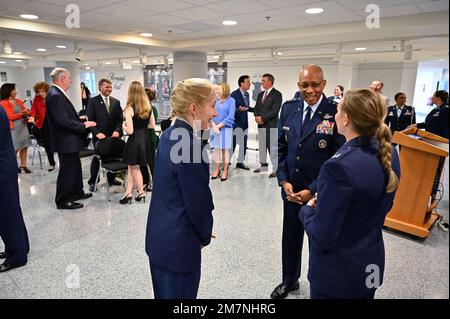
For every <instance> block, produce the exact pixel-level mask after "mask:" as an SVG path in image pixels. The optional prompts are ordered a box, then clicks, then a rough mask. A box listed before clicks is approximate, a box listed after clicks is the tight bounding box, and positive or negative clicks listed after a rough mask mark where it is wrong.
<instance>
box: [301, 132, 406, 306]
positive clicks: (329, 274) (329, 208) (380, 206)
mask: <svg viewBox="0 0 450 319" xmlns="http://www.w3.org/2000/svg"><path fill="white" fill-rule="evenodd" d="M378 156H379V146H378V141H377V139H376V137H374V136H373V137H367V136H362V137H357V138H354V139H352V140H350V141H348V142H347V143H346V144H344V145H343V146H342V147H341V148H340V149H339V150H338V151H337V152H336V154H335V155H334V156H333V157H332V158H331V159H330V160H328V161H327V162H326V163H325V164H323V166H322V168H321V170H320V176H319V178H318V192H317V194H318V195H317V206H316V208H313V207H310V206H307V205H305V206H303V207H302V208H301V210H300V212H299V218H300V220H301V221H302V223H303V225H304V227H305V231H306V233H307V235H308V238H309V244H310V252H309V272H308V280H309V282H310V284H311V298H373V295H374V292H375V289H376V288H377V287H378V286H379V285H381V283H382V281H383V273H384V244H383V235H382V227H383V224H384V220H385V218H386V215H387V213H388V212H389V210H390V209H391V207H392V203H393V200H394V196H395V192H392V193H386V185H387V174H386V171H385V170H384V168H383V167H382V165H381V162H380V160H379V157H378ZM392 169H393V170H394V172H395V173H396V174H397V176H400V162H399V158H398V153H397V151H396V149H395V148H392ZM370 275H374V277H373V279H372V278H369V277H370ZM377 275H378V276H377ZM366 279H369V280H367V281H368V282H369V283H371V285H372V284H373V285H374V286H375V287H374V286H368V285H367V284H366Z"/></svg>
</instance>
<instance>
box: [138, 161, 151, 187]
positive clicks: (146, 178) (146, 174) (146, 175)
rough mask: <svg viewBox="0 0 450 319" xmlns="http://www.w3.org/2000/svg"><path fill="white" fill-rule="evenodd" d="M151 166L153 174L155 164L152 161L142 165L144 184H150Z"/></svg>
mask: <svg viewBox="0 0 450 319" xmlns="http://www.w3.org/2000/svg"><path fill="white" fill-rule="evenodd" d="M149 167H150V173H151V174H152V176H153V170H154V164H153V163H151V164H149V165H141V174H142V181H143V182H144V183H143V184H144V185H149V183H150V174H149V172H148V168H149Z"/></svg>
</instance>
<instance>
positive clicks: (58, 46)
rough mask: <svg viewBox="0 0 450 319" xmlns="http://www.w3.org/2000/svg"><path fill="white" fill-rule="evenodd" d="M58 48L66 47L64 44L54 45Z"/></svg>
mask: <svg viewBox="0 0 450 319" xmlns="http://www.w3.org/2000/svg"><path fill="white" fill-rule="evenodd" d="M56 47H57V48H58V49H66V48H67V47H66V46H65V45H57V46H56Z"/></svg>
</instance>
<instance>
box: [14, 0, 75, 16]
mask: <svg viewBox="0 0 450 319" xmlns="http://www.w3.org/2000/svg"><path fill="white" fill-rule="evenodd" d="M14 10H15V11H19V12H20V14H23V13H27V14H35V15H38V16H42V15H51V16H56V17H59V18H63V17H66V16H67V13H66V12H65V7H64V6H60V5H53V4H52V5H50V4H47V3H39V2H35V1H29V2H26V3H23V4H19V5H17V6H14Z"/></svg>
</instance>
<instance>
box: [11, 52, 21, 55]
mask: <svg viewBox="0 0 450 319" xmlns="http://www.w3.org/2000/svg"><path fill="white" fill-rule="evenodd" d="M13 54H14V55H21V54H22V52H19V51H16V52H13Z"/></svg>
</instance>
